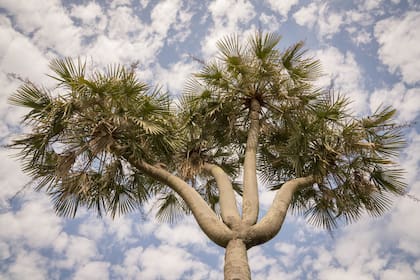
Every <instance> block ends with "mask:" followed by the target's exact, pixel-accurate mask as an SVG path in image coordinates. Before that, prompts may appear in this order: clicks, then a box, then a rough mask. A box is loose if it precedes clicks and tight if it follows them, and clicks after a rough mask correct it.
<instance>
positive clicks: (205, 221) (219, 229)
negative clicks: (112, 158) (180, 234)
mask: <svg viewBox="0 0 420 280" xmlns="http://www.w3.org/2000/svg"><path fill="white" fill-rule="evenodd" d="M129 162H130V163H131V164H133V166H135V167H136V168H138V169H139V170H141V171H142V172H144V173H145V174H147V175H149V176H150V177H152V178H154V179H156V180H158V181H159V182H161V183H163V184H165V185H167V186H168V187H170V188H171V189H173V190H174V191H175V192H176V193H177V194H179V196H181V197H182V199H183V200H184V201H185V203H187V205H188V207H189V208H190V209H191V212H192V213H193V215H194V218H195V219H196V221H197V223H198V225H199V226H200V228H201V230H202V231H203V232H204V233H205V234H206V235H207V237H208V238H210V240H212V241H213V242H214V243H216V244H217V245H219V246H221V247H224V248H226V246H227V244H228V242H229V241H230V240H231V239H232V238H233V236H234V234H233V232H232V230H231V229H230V228H228V227H227V226H226V225H225V224H224V223H223V222H222V221H221V220H220V219H219V218H218V217H217V216H216V214H215V213H214V211H213V210H212V209H211V208H210V207H209V206H208V204H207V203H206V202H205V201H204V199H203V198H202V197H201V196H200V194H199V193H198V192H197V191H196V190H195V189H194V188H192V187H191V186H190V185H188V184H187V183H186V182H185V181H184V180H182V179H181V178H179V177H177V176H175V175H173V174H171V173H170V172H168V171H167V170H165V169H163V168H160V167H156V166H153V165H150V164H148V163H146V162H144V161H142V160H134V159H131V160H129Z"/></svg>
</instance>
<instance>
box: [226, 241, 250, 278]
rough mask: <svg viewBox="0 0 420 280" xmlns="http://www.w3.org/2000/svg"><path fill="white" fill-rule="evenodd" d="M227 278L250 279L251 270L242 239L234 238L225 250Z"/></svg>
mask: <svg viewBox="0 0 420 280" xmlns="http://www.w3.org/2000/svg"><path fill="white" fill-rule="evenodd" d="M224 270H225V271H224V274H225V280H250V279H251V271H250V269H249V265H248V256H247V249H246V246H245V243H244V242H243V241H242V240H241V239H232V240H230V241H229V243H228V245H227V246H226V251H225V268H224Z"/></svg>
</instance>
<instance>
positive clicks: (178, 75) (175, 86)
mask: <svg viewBox="0 0 420 280" xmlns="http://www.w3.org/2000/svg"><path fill="white" fill-rule="evenodd" d="M155 72H156V74H157V76H158V79H157V81H159V83H160V84H162V85H165V86H166V87H167V89H168V90H169V91H170V92H171V93H172V94H176V95H179V94H180V93H181V92H182V90H183V89H184V85H185V82H186V81H187V80H188V79H189V78H190V77H191V75H192V74H193V73H196V72H198V65H197V63H196V62H194V61H192V59H190V62H185V61H178V62H176V63H174V64H171V65H169V67H168V68H164V67H160V66H158V67H157V70H156V71H155Z"/></svg>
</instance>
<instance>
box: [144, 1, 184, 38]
mask: <svg viewBox="0 0 420 280" xmlns="http://www.w3.org/2000/svg"><path fill="white" fill-rule="evenodd" d="M180 5H181V1H179V0H175V1H169V0H166V1H161V2H159V3H158V4H157V5H156V6H155V7H154V8H153V10H152V12H151V15H150V17H151V19H152V28H153V29H154V31H156V32H157V33H159V34H161V35H163V36H166V34H167V33H168V31H169V28H170V27H171V25H172V24H174V23H175V22H176V18H177V13H178V10H179V9H180Z"/></svg>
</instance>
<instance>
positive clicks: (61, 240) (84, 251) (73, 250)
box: [54, 233, 98, 269]
mask: <svg viewBox="0 0 420 280" xmlns="http://www.w3.org/2000/svg"><path fill="white" fill-rule="evenodd" d="M54 242H55V241H54ZM56 242H57V244H56V245H55V248H54V249H55V250H56V251H57V252H61V253H62V255H61V256H62V257H63V258H62V259H61V258H60V259H58V260H56V263H57V267H59V268H66V269H71V268H76V267H79V266H82V265H85V264H86V263H88V262H89V261H91V260H95V259H97V258H98V250H97V246H96V242H95V241H94V240H90V239H87V238H85V237H81V236H77V235H67V234H65V233H62V234H60V236H59V237H58V238H57V241H56Z"/></svg>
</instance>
